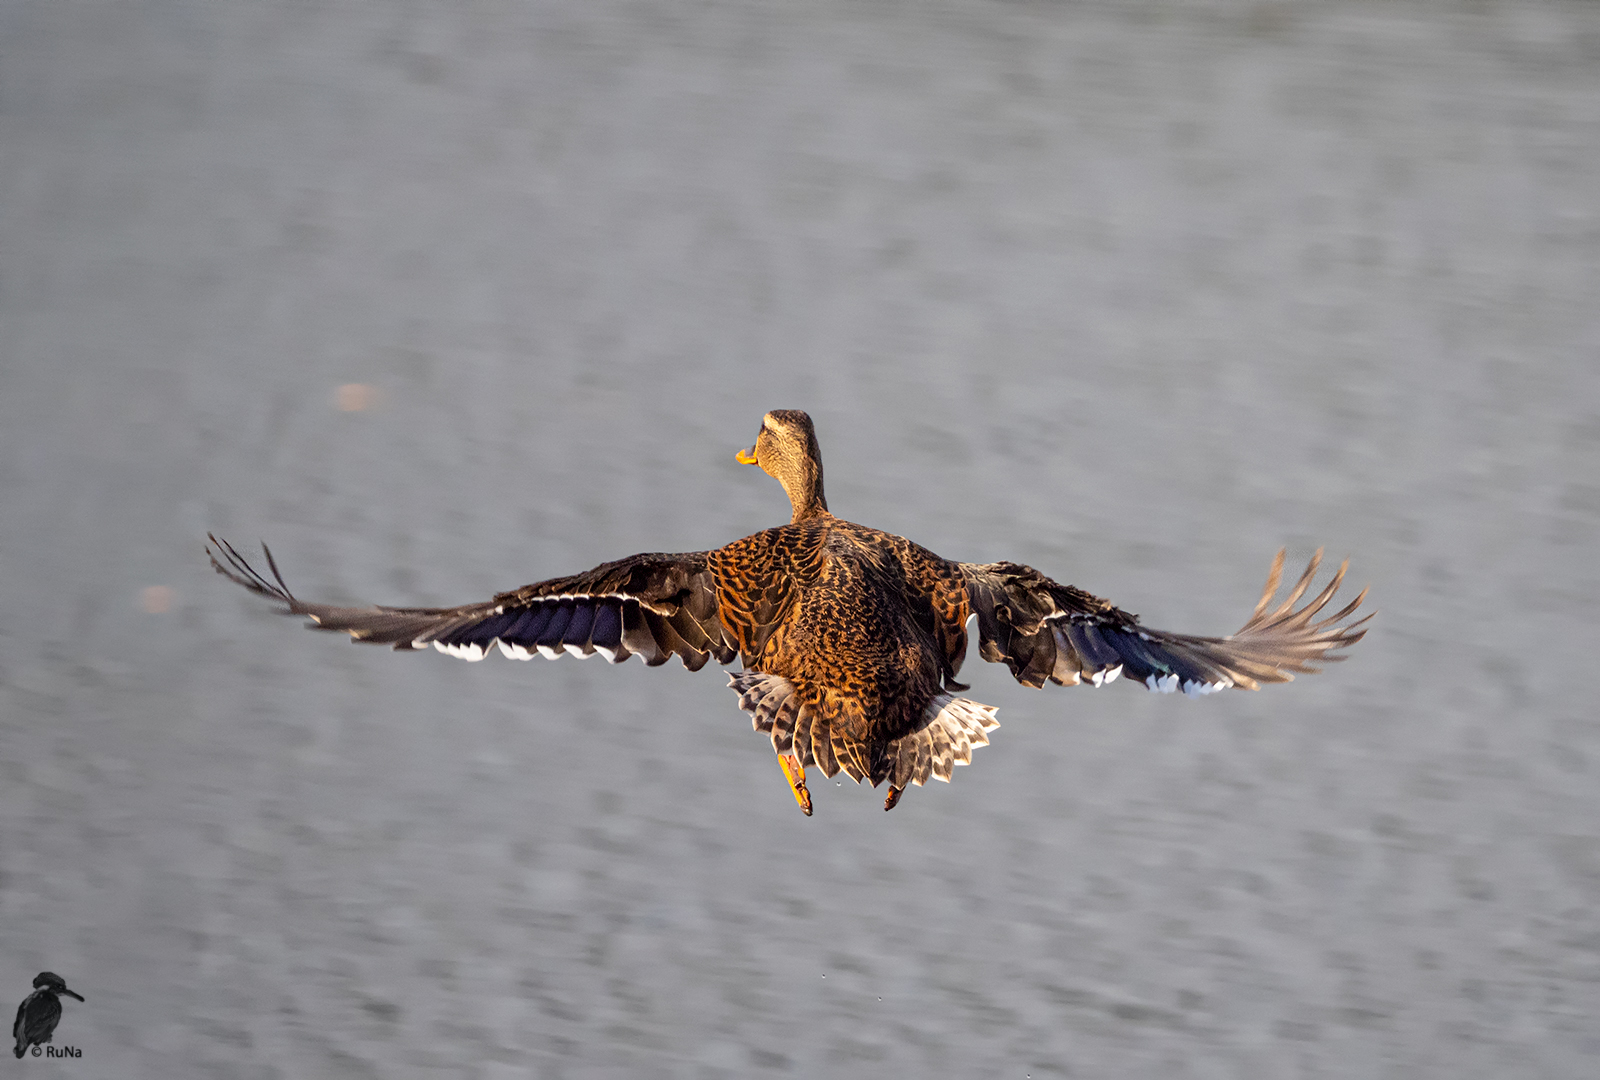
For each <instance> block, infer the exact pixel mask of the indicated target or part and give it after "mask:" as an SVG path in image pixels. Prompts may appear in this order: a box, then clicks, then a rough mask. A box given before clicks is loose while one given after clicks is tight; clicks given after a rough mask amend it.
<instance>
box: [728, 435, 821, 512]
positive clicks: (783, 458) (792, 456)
mask: <svg viewBox="0 0 1600 1080" xmlns="http://www.w3.org/2000/svg"><path fill="white" fill-rule="evenodd" d="M735 460H737V461H739V462H741V463H743V464H745V465H759V466H761V469H762V471H763V472H765V473H766V474H767V475H768V476H770V477H772V478H773V479H774V480H776V481H777V482H778V483H780V484H782V485H783V490H784V491H785V492H786V493H787V494H788V496H789V505H790V506H792V507H793V508H794V518H793V520H794V521H803V520H805V519H806V518H808V517H815V516H816V515H817V514H826V513H827V512H828V499H827V497H826V496H825V495H823V493H822V450H821V449H820V448H819V447H818V446H817V432H816V429H815V428H814V427H812V426H811V417H809V416H807V415H806V414H805V413H803V412H801V411H800V410H798V409H774V410H773V411H772V412H769V413H768V414H767V415H766V416H763V417H762V418H761V434H759V435H757V436H756V444H755V445H754V446H752V447H751V448H750V449H748V450H741V451H739V453H738V454H736V455H735Z"/></svg>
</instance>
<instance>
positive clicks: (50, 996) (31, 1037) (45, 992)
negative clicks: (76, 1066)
mask: <svg viewBox="0 0 1600 1080" xmlns="http://www.w3.org/2000/svg"><path fill="white" fill-rule="evenodd" d="M62 994H66V995H67V996H68V997H75V998H77V999H78V1000H79V1001H82V1000H83V995H82V994H79V993H77V992H76V991H73V990H68V989H67V983H66V980H65V979H63V978H62V977H61V976H60V975H57V974H56V973H55V972H53V971H41V972H39V974H38V975H37V976H35V977H34V980H33V993H31V994H29V995H28V996H27V997H25V998H23V999H22V1004H21V1005H18V1006H17V1022H16V1023H15V1024H13V1025H12V1027H11V1034H12V1035H14V1036H16V1040H17V1045H16V1049H14V1050H13V1051H12V1053H14V1054H16V1055H17V1056H18V1057H21V1056H22V1055H24V1054H26V1053H28V1048H29V1047H32V1048H33V1056H34V1057H53V1058H64V1057H74V1058H77V1057H82V1056H83V1051H82V1050H79V1049H78V1048H77V1047H75V1046H45V1045H44V1044H45V1043H47V1042H49V1041H50V1037H51V1036H52V1035H54V1034H55V1033H56V1025H57V1024H59V1023H60V1022H61V997H60V995H62Z"/></svg>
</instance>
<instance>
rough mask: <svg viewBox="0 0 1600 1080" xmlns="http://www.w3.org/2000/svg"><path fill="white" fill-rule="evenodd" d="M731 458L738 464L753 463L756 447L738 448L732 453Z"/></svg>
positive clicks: (754, 461)
mask: <svg viewBox="0 0 1600 1080" xmlns="http://www.w3.org/2000/svg"><path fill="white" fill-rule="evenodd" d="M733 460H735V461H737V462H738V463H739V464H740V465H754V464H755V463H756V448H755V447H753V446H752V447H751V448H750V449H748V450H740V451H739V452H738V453H737V454H735V455H733Z"/></svg>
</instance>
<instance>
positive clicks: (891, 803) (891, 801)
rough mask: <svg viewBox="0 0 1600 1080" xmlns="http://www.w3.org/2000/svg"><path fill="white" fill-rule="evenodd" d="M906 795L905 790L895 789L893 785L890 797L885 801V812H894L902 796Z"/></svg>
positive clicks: (901, 788)
mask: <svg viewBox="0 0 1600 1080" xmlns="http://www.w3.org/2000/svg"><path fill="white" fill-rule="evenodd" d="M905 793H906V789H905V788H903V787H895V786H894V785H893V784H890V785H889V797H888V798H887V799H884V800H883V808H884V809H885V810H893V809H894V808H895V805H896V804H897V803H899V802H900V796H902V795H904V794H905Z"/></svg>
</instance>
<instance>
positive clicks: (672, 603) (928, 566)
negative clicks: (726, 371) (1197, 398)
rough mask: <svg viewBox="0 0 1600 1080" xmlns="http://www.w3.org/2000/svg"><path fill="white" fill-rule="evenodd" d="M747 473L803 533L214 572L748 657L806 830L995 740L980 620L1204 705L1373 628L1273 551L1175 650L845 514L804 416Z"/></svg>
mask: <svg viewBox="0 0 1600 1080" xmlns="http://www.w3.org/2000/svg"><path fill="white" fill-rule="evenodd" d="M738 459H739V460H740V461H741V462H744V463H746V464H755V465H759V466H760V467H761V468H762V469H763V470H765V471H766V472H767V473H769V474H770V475H772V476H773V477H774V478H775V479H777V480H778V482H779V483H781V484H782V485H783V488H784V490H785V492H787V493H788V496H789V501H790V506H791V509H792V516H791V520H790V523H789V524H787V525H783V526H779V527H778V528H774V529H767V530H765V531H763V532H758V533H756V534H754V535H752V536H747V537H745V538H744V539H742V540H736V541H734V542H733V543H731V544H728V545H727V546H726V547H722V548H718V549H716V550H715V551H699V552H690V553H686V554H650V555H635V556H632V557H631V558H627V559H620V560H618V561H616V562H610V563H605V564H603V565H601V566H597V567H595V568H594V569H593V570H590V571H588V572H586V573H582V574H575V575H573V576H571V577H564V578H552V579H550V580H548V581H541V582H537V583H535V584H533V585H526V586H524V587H522V588H521V589H517V590H515V591H513V592H507V593H502V594H500V595H499V596H496V597H495V598H494V599H492V600H489V601H486V602H483V603H478V604H468V605H464V606H461V607H455V608H387V607H368V608H346V607H334V606H331V605H327V604H312V603H306V602H303V601H301V600H298V599H296V598H295V597H294V596H293V595H291V594H290V592H289V590H288V588H287V587H286V586H285V585H284V584H283V579H282V577H281V576H280V575H279V574H278V571H277V566H276V564H275V563H273V562H272V556H271V553H270V552H269V553H267V561H268V564H269V567H270V569H271V571H272V574H273V580H268V579H267V578H265V577H263V576H262V575H260V574H258V573H256V572H255V570H254V569H252V568H251V567H250V565H249V564H248V563H246V562H245V560H244V559H243V558H241V557H240V556H239V554H238V552H236V551H235V550H234V549H233V548H232V547H231V546H230V545H228V544H227V543H225V542H221V541H216V540H215V538H214V537H213V538H212V539H213V542H214V543H215V544H216V549H215V550H214V551H212V552H211V561H212V565H213V566H215V567H216V569H217V570H218V572H219V573H222V574H224V575H226V576H227V577H229V578H230V579H232V580H233V581H236V582H238V583H239V584H241V585H243V586H245V587H246V588H248V589H250V590H252V591H254V592H257V593H261V594H263V595H266V596H270V597H272V598H273V599H275V600H278V601H280V602H282V603H284V604H285V605H287V607H288V610H289V611H290V612H291V613H294V614H299V615H305V616H307V617H309V618H310V619H311V620H312V622H313V623H314V624H315V625H316V626H317V627H319V628H321V629H324V630H341V631H344V632H346V633H348V634H350V636H351V637H352V638H354V639H355V640H357V641H362V642H368V643H372V644H389V645H393V646H394V647H395V648H396V649H416V648H421V647H423V646H427V645H433V646H434V647H435V648H437V649H439V650H440V651H443V652H447V653H451V654H453V655H457V656H464V657H466V658H468V659H474V660H476V659H482V658H483V657H484V656H485V655H487V653H488V652H489V650H491V649H492V648H494V647H495V646H496V645H498V646H499V648H500V650H501V651H502V652H503V653H504V654H505V655H507V656H513V657H516V658H518V659H530V658H531V657H532V656H534V655H544V656H547V657H550V658H552V659H553V658H555V657H557V656H560V655H562V654H563V653H564V652H570V653H572V654H574V655H577V656H589V655H593V654H594V653H595V652H600V653H602V654H603V655H605V656H606V657H607V658H608V659H610V660H612V661H613V662H618V663H620V662H621V661H623V660H626V659H627V658H628V657H629V656H630V655H632V654H633V653H638V654H640V655H641V656H642V657H644V659H645V662H646V663H648V664H651V665H655V664H661V663H665V662H666V661H667V659H668V658H669V657H671V656H677V657H679V658H680V659H681V660H682V661H683V663H684V666H686V667H688V668H689V669H690V670H698V669H699V668H701V667H703V666H704V665H705V663H706V661H707V660H709V659H711V658H713V657H714V658H715V659H716V660H717V661H718V662H719V663H722V664H728V663H731V662H732V661H733V659H734V657H735V656H737V657H738V658H739V659H740V660H741V661H742V664H743V668H744V671H743V672H741V673H739V674H737V675H734V676H733V677H732V678H731V679H730V683H731V684H732V685H733V687H734V689H735V690H737V691H738V693H739V706H740V708H742V709H745V710H747V711H749V712H750V713H752V715H753V722H754V725H755V727H756V730H758V731H761V732H764V733H767V734H768V735H769V736H770V737H771V740H772V745H773V749H774V750H775V751H776V752H777V753H778V754H779V755H780V757H781V758H784V759H786V762H785V773H786V775H789V777H790V784H791V787H793V788H794V791H795V797H796V799H797V800H798V801H799V802H800V805H801V808H802V809H803V810H804V811H805V812H806V813H807V814H809V813H810V812H811V810H810V805H811V804H810V796H809V794H807V792H806V789H805V783H804V770H805V768H807V767H811V766H816V767H818V768H820V769H821V770H822V772H823V773H824V775H826V776H830V777H831V776H834V775H836V774H838V773H839V772H841V771H842V772H844V773H846V774H847V775H849V776H851V777H852V778H854V779H855V780H857V781H861V780H869V781H870V782H871V783H872V784H873V785H874V786H876V785H878V784H880V783H882V782H884V781H888V782H889V786H890V791H889V797H888V799H887V800H886V802H885V809H888V808H890V807H892V806H894V805H895V803H896V802H897V801H898V800H899V797H900V794H901V792H902V791H903V790H904V789H905V787H906V786H907V785H909V784H922V783H923V782H925V781H926V780H928V779H929V778H930V777H931V778H934V779H940V780H949V779H950V771H951V768H952V767H953V766H954V765H958V764H966V763H967V762H969V761H970V760H971V754H972V749H973V747H975V746H981V745H984V744H986V743H987V742H988V738H987V735H986V732H988V731H990V730H993V728H995V727H996V726H997V725H996V724H995V722H994V710H993V709H991V708H989V707H988V706H986V705H980V704H978V703H977V702H973V701H969V700H967V699H965V698H959V697H955V696H954V694H955V693H959V692H960V691H964V690H966V689H967V687H966V686H964V685H962V684H961V683H958V682H956V681H955V676H956V674H957V673H958V672H959V670H960V667H961V661H962V658H963V656H964V655H965V653H966V648H967V631H966V626H967V622H968V620H969V618H971V617H973V616H976V617H977V624H978V634H979V655H980V656H982V657H983V659H985V660H988V661H993V662H999V663H1004V664H1006V665H1007V666H1008V667H1009V668H1010V669H1011V673H1012V675H1013V676H1015V678H1016V679H1017V680H1018V681H1019V682H1021V683H1023V684H1024V685H1027V686H1033V687H1039V686H1043V685H1044V683H1045V681H1046V680H1049V681H1052V682H1056V683H1059V684H1063V685H1073V684H1076V683H1078V682H1079V681H1080V680H1084V679H1087V680H1088V681H1090V682H1091V683H1093V684H1094V685H1095V686H1100V685H1103V684H1104V683H1107V682H1110V681H1112V680H1114V679H1116V678H1117V677H1118V675H1121V674H1127V675H1129V676H1130V677H1133V678H1137V679H1139V680H1140V681H1142V682H1143V683H1144V684H1145V686H1146V687H1147V688H1149V689H1151V690H1157V691H1166V692H1170V691H1172V690H1176V689H1178V688H1180V687H1181V688H1182V689H1183V690H1184V691H1185V692H1186V693H1188V694H1190V695H1192V696H1196V695H1199V694H1205V693H1209V692H1211V691H1213V690H1220V689H1225V688H1227V687H1230V686H1236V687H1243V688H1246V689H1251V690H1254V689H1257V688H1258V686H1259V685H1260V684H1261V683H1264V682H1285V681H1288V680H1290V679H1292V678H1293V677H1294V674H1293V673H1294V672H1306V671H1315V670H1317V669H1316V668H1315V667H1312V666H1310V665H1311V664H1312V663H1313V662H1318V661H1334V660H1340V659H1343V657H1342V656H1339V655H1330V650H1335V649H1343V648H1347V647H1349V646H1350V645H1353V644H1354V643H1355V642H1357V641H1359V640H1360V639H1361V637H1362V636H1363V635H1364V634H1365V633H1366V631H1365V630H1360V629H1358V627H1359V626H1360V625H1361V623H1363V622H1365V621H1366V619H1361V620H1358V621H1356V622H1346V621H1345V620H1347V619H1348V618H1349V616H1350V615H1351V614H1352V613H1353V612H1354V611H1355V610H1356V608H1357V606H1358V605H1360V603H1361V601H1362V598H1363V597H1364V596H1365V595H1366V594H1365V592H1364V591H1363V593H1362V594H1361V595H1360V596H1357V597H1356V598H1355V600H1354V601H1352V602H1351V603H1350V604H1349V605H1347V606H1346V607H1345V608H1343V609H1342V610H1341V611H1339V612H1338V613H1337V614H1335V615H1332V616H1326V617H1323V618H1321V619H1316V616H1317V614H1318V613H1319V612H1320V611H1321V610H1322V609H1323V607H1325V606H1326V604H1327V602H1328V601H1329V600H1330V599H1331V598H1332V597H1333V594H1334V592H1335V591H1336V590H1337V589H1338V587H1339V584H1340V582H1341V581H1342V580H1343V578H1344V572H1345V568H1344V567H1343V566H1341V567H1340V568H1339V571H1338V573H1336V574H1335V575H1334V577H1333V579H1332V581H1331V582H1329V584H1328V585H1327V586H1326V587H1325V588H1324V589H1323V591H1322V592H1321V593H1320V594H1318V596H1317V597H1316V598H1315V599H1313V600H1312V601H1310V602H1309V603H1307V604H1305V605H1304V606H1303V607H1301V608H1299V609H1298V610H1296V609H1295V607H1294V605H1295V603H1296V602H1297V601H1299V599H1300V597H1301V596H1302V595H1303V594H1304V593H1305V591H1306V589H1307V587H1308V586H1309V585H1310V583H1311V580H1312V578H1313V576H1314V575H1315V573H1316V570H1317V566H1318V564H1319V562H1320V559H1321V552H1318V553H1317V555H1316V556H1315V557H1313V558H1312V560H1311V564H1310V566H1308V567H1307V569H1306V572H1305V574H1304V575H1303V576H1302V577H1301V579H1300V581H1299V583H1298V584H1297V585H1296V586H1295V588H1294V589H1293V590H1291V593H1290V595H1289V597H1288V599H1287V600H1286V601H1284V602H1283V603H1282V604H1280V605H1278V606H1277V607H1275V608H1273V607H1270V604H1271V600H1272V596H1273V594H1274V593H1275V592H1276V591H1277V588H1278V583H1279V580H1280V578H1281V574H1282V569H1283V553H1282V552H1279V553H1278V557H1277V559H1276V560H1275V561H1274V563H1273V566H1272V573H1271V575H1270V576H1269V579H1268V581H1267V588H1266V590H1265V592H1264V593H1263V594H1262V597H1261V601H1260V603H1259V604H1258V605H1257V606H1256V611H1255V614H1254V615H1253V616H1252V617H1251V619H1250V620H1249V622H1247V623H1246V624H1245V625H1244V627H1243V628H1242V629H1241V630H1240V631H1239V632H1238V633H1236V634H1234V635H1232V636H1231V637H1226V638H1208V637H1190V636H1186V635H1182V634H1171V633H1167V632H1165V631H1160V630H1152V629H1150V628H1148V627H1145V626H1143V625H1141V624H1140V622H1139V620H1138V617H1137V616H1134V615H1131V614H1129V613H1127V612H1125V611H1121V610H1119V609H1117V608H1116V607H1114V606H1112V605H1111V604H1110V603H1109V602H1107V601H1105V600H1101V599H1098V598H1097V597H1094V596H1091V595H1090V594H1088V593H1086V592H1084V591H1082V590H1081V589H1076V588H1073V587H1072V586H1070V585H1062V584H1059V583H1058V582H1055V581H1052V580H1051V579H1050V578H1048V577H1045V576H1044V575H1043V574H1041V573H1039V572H1038V571H1037V570H1034V569H1032V568H1031V567H1027V566H1021V565H1018V564H1016V563H1006V562H1001V563H985V564H975V563H960V562H951V561H949V560H946V559H942V558H940V557H939V556H937V555H935V554H933V553H932V552H931V551H928V550H927V549H926V548H923V547H920V546H918V545H917V544H914V543H912V542H911V541H909V540H907V539H905V538H904V537H900V536H895V535H892V534H890V533H885V532H880V531H879V530H877V529H870V528H867V527H866V526H863V525H857V524H854V523H853V522H849V521H845V520H843V519H842V518H838V517H835V516H834V515H833V514H832V513H830V512H829V510H828V502H827V498H826V496H825V494H824V492H823V483H822V456H821V453H820V451H819V449H818V446H817V439H816V434H815V431H814V429H813V427H812V424H811V418H810V417H808V416H807V415H806V414H805V413H803V412H796V411H790V410H779V411H776V412H771V413H768V414H767V415H766V417H765V418H764V419H763V421H762V426H761V432H760V435H759V437H758V438H757V440H756V444H755V446H753V447H751V448H750V449H749V450H745V451H741V452H740V453H739V455H738ZM1370 617H1371V616H1370V615H1369V616H1367V618H1370Z"/></svg>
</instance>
